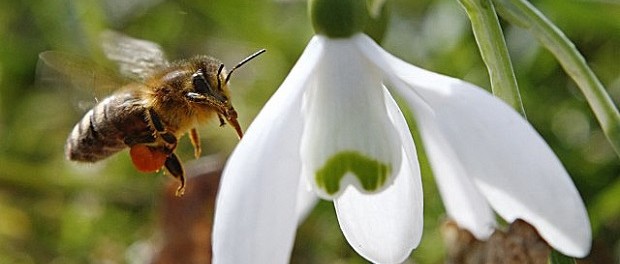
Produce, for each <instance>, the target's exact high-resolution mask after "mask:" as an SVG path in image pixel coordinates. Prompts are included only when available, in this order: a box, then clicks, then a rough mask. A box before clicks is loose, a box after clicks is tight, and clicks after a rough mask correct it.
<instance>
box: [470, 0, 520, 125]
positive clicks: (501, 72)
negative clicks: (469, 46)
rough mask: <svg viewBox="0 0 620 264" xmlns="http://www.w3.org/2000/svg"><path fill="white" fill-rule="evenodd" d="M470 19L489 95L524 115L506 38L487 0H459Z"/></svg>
mask: <svg viewBox="0 0 620 264" xmlns="http://www.w3.org/2000/svg"><path fill="white" fill-rule="evenodd" d="M459 2H460V3H461V5H462V6H463V8H464V9H465V12H467V15H468V16H469V20H470V21H471V26H472V30H473V32H474V36H475V37H476V42H477V43H478V48H479V49H480V54H481V56H482V60H484V63H485V64H486V66H487V69H488V71H489V78H490V79H491V89H492V90H493V94H494V95H495V96H497V97H499V98H500V99H502V100H504V101H505V102H506V103H508V104H509V105H511V106H512V107H513V108H514V109H515V110H517V111H518V112H519V113H521V115H523V116H524V117H525V110H524V108H523V103H522V102H521V94H520V93H519V86H518V85H517V80H516V78H515V74H514V71H513V69H512V63H511V61H510V56H509V55H508V49H507V47H506V41H505V40H504V35H503V33H502V28H501V27H500V25H499V20H498V18H497V14H496V13H495V8H494V7H493V3H492V2H491V0H459Z"/></svg>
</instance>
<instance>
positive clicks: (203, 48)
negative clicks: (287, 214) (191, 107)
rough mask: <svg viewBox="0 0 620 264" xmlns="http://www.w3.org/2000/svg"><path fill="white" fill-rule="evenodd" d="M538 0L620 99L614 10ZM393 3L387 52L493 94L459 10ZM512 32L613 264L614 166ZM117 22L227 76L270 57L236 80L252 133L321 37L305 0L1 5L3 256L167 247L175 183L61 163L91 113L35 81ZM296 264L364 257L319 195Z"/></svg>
mask: <svg viewBox="0 0 620 264" xmlns="http://www.w3.org/2000/svg"><path fill="white" fill-rule="evenodd" d="M532 2H533V4H534V5H536V6H537V7H538V8H539V9H541V10H542V12H543V13H545V14H546V15H547V16H548V17H549V18H550V19H551V20H552V21H554V22H555V23H556V24H557V25H558V26H559V27H560V28H561V29H562V30H564V32H565V33H566V34H567V35H568V37H569V38H570V39H571V40H572V41H574V43H575V44H576V46H577V47H578V48H579V50H580V51H581V52H582V53H583V54H584V56H585V58H586V59H587V60H588V62H589V64H590V65H591V67H592V68H593V70H594V72H595V73H596V74H597V75H598V77H599V78H600V80H601V81H602V83H603V84H604V85H605V87H606V88H607V90H608V92H609V93H610V94H611V95H612V97H613V98H614V101H615V102H616V103H617V102H620V63H619V61H620V15H619V14H620V3H619V2H617V1H613V0H611V1H603V0H600V1H596V0H589V1H588V0H581V1H579V0H564V1H556V0H539V1H532ZM390 4H391V7H392V11H393V12H392V16H391V20H390V22H389V25H388V31H387V32H386V36H385V39H384V41H383V46H384V47H385V48H386V49H387V50H388V51H390V52H391V53H393V54H395V55H397V56H399V57H401V58H402V59H404V60H406V61H408V62H411V63H412V64H415V65H418V66H421V67H424V68H427V69H429V70H433V71H436V72H440V73H443V74H447V75H451V76H454V77H458V78H462V79H466V80H468V81H470V82H473V83H475V84H478V85H480V86H482V87H484V88H486V89H489V87H490V86H489V81H488V75H487V72H486V68H485V67H484V65H483V63H482V60H481V58H480V56H479V53H478V50H477V47H476V45H475V42H474V39H473V35H472V33H471V28H470V26H469V23H468V20H467V17H466V15H465V13H464V11H463V10H462V9H461V7H460V6H459V5H458V3H457V1H453V0H450V1H448V0H445V1H425V0H418V1H405V0H394V1H391V2H390ZM502 22H504V21H502ZM504 26H505V27H504V29H505V35H506V37H507V42H508V46H509V49H510V52H511V56H512V59H513V62H514V66H515V71H516V74H517V79H518V82H519V84H520V87H521V91H522V93H523V94H522V96H523V101H524V105H525V109H526V112H527V116H528V119H529V121H530V122H531V123H532V124H533V125H534V127H536V129H537V130H538V131H539V132H540V133H541V134H542V135H543V137H544V138H545V139H546V140H547V142H548V143H549V144H550V145H551V147H552V148H553V150H554V151H555V152H556V153H557V155H558V156H559V157H560V159H561V160H562V162H563V163H564V165H565V166H566V168H567V170H568V171H569V172H570V174H571V176H572V177H573V180H574V182H575V184H576V185H577V188H578V189H579V191H580V192H581V194H582V196H583V199H584V200H585V203H586V204H587V207H588V210H589V214H590V218H591V221H592V225H593V230H594V242H593V243H594V246H593V250H592V256H591V257H590V259H589V261H588V262H591V263H595V262H596V261H613V262H617V261H618V260H619V256H620V178H619V177H618V175H619V174H620V162H619V159H618V157H617V156H616V155H615V153H614V152H613V150H612V149H611V147H610V145H609V143H608V142H607V141H606V139H605V137H604V136H603V134H602V132H601V131H600V129H599V126H598V124H597V122H596V121H595V120H594V118H593V115H592V113H591V111H590V109H589V108H588V105H587V103H586V102H585V100H584V99H583V96H582V95H581V94H580V92H579V89H577V88H576V86H575V84H574V83H573V82H572V81H571V79H570V78H569V77H568V76H567V75H566V74H565V73H564V72H563V70H562V69H561V67H560V66H559V65H558V63H557V62H556V61H555V59H554V58H553V56H551V55H550V54H549V53H548V52H546V51H545V50H543V49H541V47H540V46H539V45H538V44H537V43H536V41H535V39H534V38H533V37H532V36H530V35H528V34H527V33H526V32H524V31H522V30H520V29H518V28H514V27H512V26H510V25H508V24H504ZM108 28H109V29H114V30H118V31H120V32H123V33H125V34H128V35H130V36H133V37H136V38H141V39H147V40H150V41H153V42H156V43H159V44H161V45H162V47H163V48H164V50H166V52H167V54H168V57H169V58H170V59H178V58H185V57H189V56H192V55H195V54H209V55H212V56H215V57H217V58H220V59H221V60H222V61H223V62H224V63H225V64H226V65H228V66H229V67H230V66H232V65H234V64H235V63H237V62H238V61H240V60H241V59H243V58H244V57H245V56H247V55H248V54H251V53H252V52H254V51H256V50H258V49H259V48H266V49H267V50H268V52H267V53H266V54H265V55H262V56H261V57H260V58H258V59H256V60H255V61H252V62H251V63H249V64H247V66H244V68H242V69H241V70H239V71H238V72H237V73H236V76H234V77H233V80H232V82H231V85H232V89H233V92H232V93H233V102H234V104H235V107H236V109H237V111H238V112H239V113H240V118H239V119H240V123H241V125H242V127H247V126H248V124H249V123H250V122H251V120H252V119H253V117H254V116H255V115H256V113H257V112H258V110H259V109H260V107H261V106H262V105H263V104H264V103H265V102H266V101H267V99H268V98H269V96H270V95H271V94H273V92H274V91H275V89H276V88H277V87H278V86H279V84H280V83H281V81H282V80H283V79H284V78H285V76H286V74H287V73H288V71H289V70H290V68H291V67H292V65H293V64H294V63H295V61H296V59H297V58H298V56H299V55H300V54H301V52H302V51H303V49H304V47H305V45H306V43H307V41H308V40H309V39H310V37H311V36H312V28H311V26H310V22H309V20H308V18H307V10H306V2H305V1H294V0H273V1H266V0H260V1H257V0H252V1H241V0H201V1H200V0H179V1H162V0H136V1H124V0H108V1H95V0H86V1H70V0H66V1H64V0H56V1H43V0H34V1H21V0H4V1H0V36H1V38H0V39H1V40H0V263H86V262H89V263H143V262H145V261H148V256H149V255H150V254H149V252H153V251H154V250H156V249H157V244H158V239H159V237H158V234H159V233H158V227H159V224H158V223H159V221H160V220H159V219H160V218H159V217H160V216H159V214H160V211H161V210H160V208H161V200H162V198H161V197H162V192H163V190H164V186H165V184H166V183H169V184H175V183H174V182H173V181H172V180H171V179H170V178H167V177H163V176H162V175H161V173H159V174H141V173H138V172H136V171H135V169H134V168H133V166H132V165H131V162H130V161H129V156H128V155H127V153H126V152H122V153H121V154H119V155H115V156H113V157H111V158H109V159H108V160H106V161H103V162H101V163H98V164H95V165H87V166H85V165H76V164H74V163H72V162H68V161H66V160H65V159H64V155H63V153H64V152H63V146H64V143H65V140H66V137H67V135H68V134H69V132H70V130H71V129H72V127H73V125H74V124H75V123H76V122H77V121H78V120H79V119H80V118H81V114H83V112H82V113H81V112H80V110H79V109H77V107H76V105H75V104H74V103H73V102H72V100H69V98H71V96H72V93H73V92H72V88H71V87H65V88H59V87H46V86H41V85H35V83H36V82H35V80H36V78H37V74H36V68H37V67H36V66H37V60H38V54H39V53H40V52H42V51H45V50H61V51H66V52H71V53H75V54H79V55H82V56H86V57H91V58H92V59H93V60H100V56H98V55H97V54H99V53H98V52H99V51H98V49H99V46H98V41H97V36H98V33H99V32H100V31H101V30H104V29H108ZM101 63H105V62H101ZM91 99H92V98H91ZM201 132H202V134H203V138H202V140H203V148H204V152H206V153H207V154H213V153H221V154H222V155H223V156H225V155H227V154H228V153H230V151H232V149H233V147H234V144H235V143H236V141H237V140H236V138H235V134H234V132H233V130H231V129H230V128H222V129H219V128H217V122H216V121H214V122H213V123H212V124H208V125H205V126H204V127H202V128H201ZM181 142H182V143H181V145H180V147H179V152H180V156H181V158H182V159H185V160H190V159H191V157H192V152H191V145H190V144H189V142H188V140H187V139H186V138H184V139H182V140H181ZM423 177H424V179H423V181H424V192H425V197H424V198H425V212H424V213H425V223H424V225H425V231H424V236H423V239H422V244H421V245H420V247H419V248H418V249H416V250H415V251H414V253H413V254H412V256H411V258H410V260H411V261H412V262H416V263H442V260H443V256H444V251H443V242H442V240H441V236H440V233H439V225H440V223H441V221H442V219H443V217H444V211H443V208H442V205H441V200H440V197H439V196H438V192H437V190H436V187H435V185H434V182H433V179H432V177H431V176H429V175H428V174H425V175H423ZM292 262H294V263H366V261H365V260H363V259H362V258H361V257H359V256H358V255H357V254H356V253H355V252H354V251H352V250H351V248H350V247H349V246H348V244H347V243H346V241H345V240H344V237H343V236H342V234H341V231H340V230H339V227H338V224H337V221H336V217H335V213H334V210H333V206H332V204H331V203H329V202H320V203H319V204H318V206H317V208H316V209H315V210H314V211H313V212H312V214H311V215H310V216H309V218H308V220H307V221H306V222H305V223H304V224H303V225H302V226H301V227H300V229H299V232H298V235H297V242H296V245H295V249H294V252H293V258H292Z"/></svg>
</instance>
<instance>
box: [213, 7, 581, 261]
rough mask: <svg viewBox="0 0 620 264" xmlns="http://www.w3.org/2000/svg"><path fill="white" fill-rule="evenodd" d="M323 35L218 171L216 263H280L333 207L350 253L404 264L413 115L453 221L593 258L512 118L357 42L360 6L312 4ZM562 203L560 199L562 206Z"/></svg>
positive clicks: (457, 84)
mask: <svg viewBox="0 0 620 264" xmlns="http://www.w3.org/2000/svg"><path fill="white" fill-rule="evenodd" d="M310 10H311V11H310V13H311V17H312V20H313V25H314V28H315V31H316V33H317V35H315V36H314V37H313V38H312V39H311V40H310V42H309V44H308V46H307V47H306V49H305V51H304V52H303V54H302V55H301V57H300V58H299V60H298V62H297V63H296V64H295V66H294V67H293V69H292V70H291V72H290V73H289V75H288V77H287V78H286V79H285V80H284V82H283V83H282V85H281V86H280V87H279V88H278V90H277V91H276V93H275V94H274V95H273V96H272V97H271V99H270V100H269V101H268V102H267V103H266V105H265V106H264V108H263V109H262V110H261V111H260V113H259V114H258V116H257V117H256V119H255V120H254V121H253V123H252V124H251V125H250V127H249V128H248V130H247V132H246V135H245V137H244V138H243V139H242V140H241V142H240V143H239V145H238V146H237V148H236V149H235V151H234V152H233V154H232V155H231V157H230V159H229V161H228V164H227V166H226V168H225V170H224V173H223V178H222V182H221V186H220V193H219V195H218V200H217V207H216V216H215V226H214V235H213V240H214V241H213V242H214V261H215V263H250V262H251V263H286V262H287V261H288V258H289V255H290V252H291V249H292V244H293V240H294V236H295V229H296V226H297V222H298V220H299V215H300V214H301V212H303V211H305V209H306V208H308V207H310V206H311V205H312V204H313V201H314V200H315V198H314V197H317V196H318V197H321V198H323V199H328V200H333V201H334V205H335V208H336V213H337V216H338V221H339V224H340V227H341V229H342V231H343V233H344V235H345V237H346V239H347V241H348V242H349V244H350V245H351V246H352V247H353V248H354V249H355V250H356V251H357V252H358V253H359V254H360V255H362V256H363V257H365V258H367V259H369V260H371V261H373V262H378V263H399V262H402V261H404V260H405V259H406V258H407V257H408V256H409V254H410V253H411V251H412V250H413V249H414V248H415V247H417V245H418V244H419V241H420V239H421V235H422V226H423V223H422V211H423V210H422V187H421V182H420V181H421V180H420V169H419V165H418V160H417V156H416V152H415V145H414V141H413V138H412V136H411V133H410V132H409V128H408V125H407V122H406V121H405V119H404V117H403V114H402V113H401V110H400V109H399V107H398V105H397V104H396V102H395V101H394V99H393V97H392V95H391V94H392V93H394V94H398V95H400V96H401V97H402V98H403V99H404V100H405V102H406V103H407V104H408V107H409V109H411V111H412V113H413V115H414V117H415V121H416V123H417V127H419V129H420V133H421V136H422V142H423V143H424V145H425V149H426V151H427V155H428V157H429V160H430V162H431V165H432V169H433V172H434V175H435V177H436V178H437V183H438V185H439V190H440V192H441V195H442V198H443V200H444V203H445V205H446V209H447V213H448V215H449V216H450V217H451V218H453V219H455V220H456V221H457V222H458V223H459V225H461V226H462V227H463V228H466V229H468V230H470V231H471V232H472V233H473V234H474V235H475V236H476V237H477V238H481V239H484V238H487V237H488V236H489V235H490V234H491V232H492V230H493V228H494V226H495V216H494V214H493V211H495V212H497V213H498V214H499V215H500V216H502V217H503V218H504V219H506V220H507V221H509V222H512V221H514V220H515V219H517V218H521V219H524V220H525V221H527V222H529V223H530V224H532V225H533V226H534V227H536V228H537V229H538V231H539V232H540V233H541V236H542V237H543V238H545V239H546V240H547V241H548V242H549V244H550V245H552V246H553V247H555V248H557V249H558V250H559V251H561V252H563V253H565V254H568V255H573V256H584V255H585V254H587V252H588V251H589V245H590V244H589V243H590V229H589V223H588V219H587V215H586V212H585V207H584V205H583V202H582V201H581V198H580V197H579V194H578V192H577V190H576V188H575V186H574V185H573V183H572V182H571V180H570V178H569V176H568V174H567V173H566V171H565V169H564V168H563V166H562V165H561V163H560V162H559V160H558V159H557V157H556V156H555V155H554V154H553V152H552V151H551V150H550V148H549V147H548V145H547V144H546V143H545V142H544V140H543V139H542V138H541V137H540V135H538V133H536V131H535V130H534V129H533V128H532V127H531V125H529V123H527V121H525V120H524V119H523V118H522V117H521V116H520V115H519V114H518V113H517V112H515V111H514V110H513V109H512V108H510V107H509V106H508V105H506V104H505V103H503V102H502V101H501V100H499V99H497V98H495V97H493V96H492V95H490V94H489V93H488V92H486V91H485V90H483V89H481V88H479V87H476V86H474V85H472V84H469V83H466V82H464V81H461V80H458V79H454V78H451V77H447V76H443V75H440V74H436V73H433V72H429V71H426V70H424V69H420V68H417V67H415V66H413V65H410V64H408V63H406V62H403V61H402V60H400V59H398V58H396V57H394V56H392V55H391V54H389V53H387V52H386V51H384V50H383V49H382V48H381V47H380V46H378V45H377V44H376V43H375V42H374V41H373V40H372V39H371V38H369V37H368V36H366V35H365V34H363V33H362V29H363V28H364V23H365V22H364V21H367V20H368V19H367V16H368V14H367V11H366V10H367V8H366V1H359V0H315V1H311V2H310ZM560 197H561V198H560Z"/></svg>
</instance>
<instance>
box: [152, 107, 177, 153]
mask: <svg viewBox="0 0 620 264" xmlns="http://www.w3.org/2000/svg"><path fill="white" fill-rule="evenodd" d="M146 112H147V114H148V115H147V116H148V120H149V121H150V122H149V123H150V124H151V125H152V127H153V128H154V129H155V131H156V132H157V134H159V136H160V137H161V138H162V139H163V140H164V141H165V142H166V143H168V146H166V147H167V148H168V149H170V150H171V152H172V151H174V149H176V147H177V137H176V136H175V135H174V134H172V133H170V132H168V131H166V128H165V127H164V124H163V123H162V122H161V119H160V118H159V115H158V114H157V113H155V111H153V109H152V108H148V109H147V111H146Z"/></svg>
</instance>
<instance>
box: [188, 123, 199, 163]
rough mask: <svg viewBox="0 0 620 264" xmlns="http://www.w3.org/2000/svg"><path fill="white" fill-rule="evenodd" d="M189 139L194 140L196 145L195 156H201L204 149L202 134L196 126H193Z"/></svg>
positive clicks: (193, 144)
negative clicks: (201, 140)
mask: <svg viewBox="0 0 620 264" xmlns="http://www.w3.org/2000/svg"><path fill="white" fill-rule="evenodd" d="M189 139H190V141H191V142H192V146H194V157H196V158H199V157H200V153H201V152H202V149H201V148H200V136H199V135H198V130H196V128H192V130H190V131H189Z"/></svg>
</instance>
